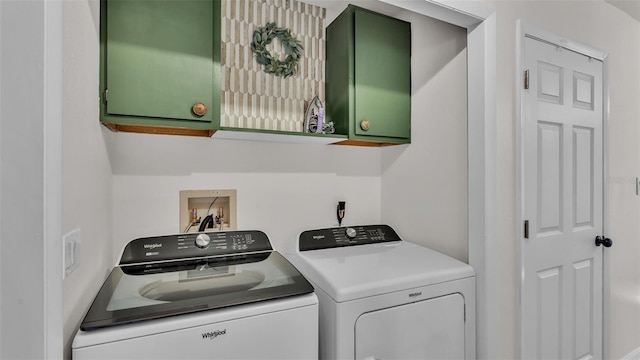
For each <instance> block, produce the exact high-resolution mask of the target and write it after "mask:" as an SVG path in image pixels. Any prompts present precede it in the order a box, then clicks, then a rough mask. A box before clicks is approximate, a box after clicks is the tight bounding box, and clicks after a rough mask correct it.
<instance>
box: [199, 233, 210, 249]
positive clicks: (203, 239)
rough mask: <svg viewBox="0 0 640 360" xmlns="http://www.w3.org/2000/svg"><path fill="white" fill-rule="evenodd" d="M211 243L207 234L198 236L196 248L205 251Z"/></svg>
mask: <svg viewBox="0 0 640 360" xmlns="http://www.w3.org/2000/svg"><path fill="white" fill-rule="evenodd" d="M210 242H211V238H210V237H209V235H207V234H198V236H196V246H197V247H199V248H200V249H204V248H206V247H207V246H209V243H210Z"/></svg>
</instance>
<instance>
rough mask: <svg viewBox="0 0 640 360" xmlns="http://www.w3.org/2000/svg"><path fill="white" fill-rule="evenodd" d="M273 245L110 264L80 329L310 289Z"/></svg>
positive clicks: (259, 299)
mask: <svg viewBox="0 0 640 360" xmlns="http://www.w3.org/2000/svg"><path fill="white" fill-rule="evenodd" d="M312 292H313V287H312V286H311V284H309V282H308V281H307V280H306V279H305V278H304V277H303V276H302V275H301V274H300V273H299V272H298V270H296V269H295V268H294V267H293V265H291V264H290V263H289V262H288V261H287V260H286V259H285V258H284V257H283V256H282V255H280V254H279V253H278V252H276V251H264V252H258V253H246V254H234V255H226V256H220V257H209V258H205V259H187V260H176V261H168V262H156V263H146V264H137V265H127V266H118V267H115V268H114V269H113V270H112V271H111V274H110V275H109V277H108V278H107V280H106V281H105V283H104V284H103V285H102V288H101V289H100V292H99V293H98V295H97V296H96V298H95V300H94V301H93V304H91V307H90V308H89V311H88V313H87V315H86V316H85V318H84V320H83V321H82V324H81V325H80V329H81V330H94V329H98V328H102V327H107V326H113V325H122V324H128V323H133V322H139V321H143V320H151V319H159V318H164V317H168V316H172V315H179V314H188V313H194V312H199V311H205V310H212V309H221V308H226V307H231V306H236V305H244V304H250V303H256V302H260V301H266V300H274V299H280V298H284V297H290V296H296V295H302V294H307V293H312Z"/></svg>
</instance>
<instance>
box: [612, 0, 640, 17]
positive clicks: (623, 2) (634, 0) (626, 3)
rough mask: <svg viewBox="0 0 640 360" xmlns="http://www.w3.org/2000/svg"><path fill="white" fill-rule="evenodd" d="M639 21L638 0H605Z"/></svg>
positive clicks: (639, 1)
mask: <svg viewBox="0 0 640 360" xmlns="http://www.w3.org/2000/svg"><path fill="white" fill-rule="evenodd" d="M605 1H606V2H608V3H609V4H611V5H613V6H615V7H617V8H618V9H620V10H622V11H624V12H626V13H627V14H629V15H631V17H632V18H634V19H636V20H638V21H640V0H605Z"/></svg>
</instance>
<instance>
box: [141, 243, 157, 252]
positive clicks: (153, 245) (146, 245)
mask: <svg viewBox="0 0 640 360" xmlns="http://www.w3.org/2000/svg"><path fill="white" fill-rule="evenodd" d="M142 247H144V248H145V249H151V250H153V249H155V248H161V247H162V244H158V243H155V244H144V245H142Z"/></svg>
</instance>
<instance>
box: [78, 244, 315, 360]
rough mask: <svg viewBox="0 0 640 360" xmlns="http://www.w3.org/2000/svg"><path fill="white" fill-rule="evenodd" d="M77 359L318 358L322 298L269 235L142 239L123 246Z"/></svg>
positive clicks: (83, 331)
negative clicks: (277, 250)
mask: <svg viewBox="0 0 640 360" xmlns="http://www.w3.org/2000/svg"><path fill="white" fill-rule="evenodd" d="M72 356H73V358H74V359H96V358H102V359H140V358H145V359H205V358H206V359H292V360H294V359H295V360H298V359H317V357H318V299H317V297H316V296H315V294H314V293H313V287H312V286H311V284H310V283H309V282H308V281H307V280H306V279H305V278H304V277H303V276H302V275H301V274H300V273H299V272H298V270H297V269H296V268H295V267H294V266H292V265H291V263H289V262H288V261H287V260H286V259H285V258H284V257H283V256H282V255H280V254H279V253H278V252H276V251H274V250H273V249H272V247H271V243H270V241H269V239H268V238H267V236H266V235H265V234H264V233H263V232H260V231H230V232H217V233H199V234H180V235H170V236H160V237H149V238H141V239H136V240H133V241H131V242H130V243H129V244H127V246H126V247H125V248H124V251H123V254H122V256H121V258H120V262H119V264H118V265H117V266H116V267H115V268H114V269H113V270H112V271H111V274H110V275H109V277H108V278H107V280H106V281H105V283H104V285H103V286H102V288H101V289H100V292H99V293H98V295H97V296H96V298H95V300H94V301H93V304H92V305H91V307H90V309H89V311H88V313H87V314H86V316H85V318H84V320H83V322H82V324H81V326H80V330H79V331H78V333H77V334H76V336H75V338H74V341H73V344H72Z"/></svg>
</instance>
